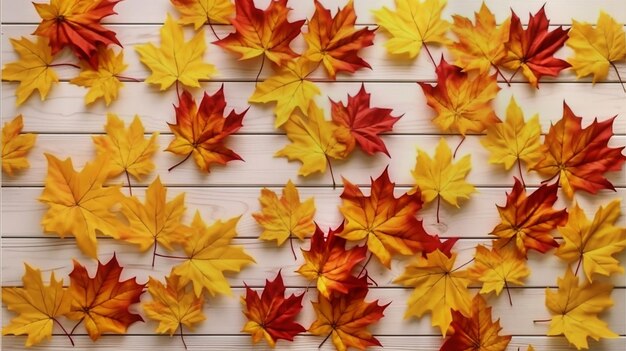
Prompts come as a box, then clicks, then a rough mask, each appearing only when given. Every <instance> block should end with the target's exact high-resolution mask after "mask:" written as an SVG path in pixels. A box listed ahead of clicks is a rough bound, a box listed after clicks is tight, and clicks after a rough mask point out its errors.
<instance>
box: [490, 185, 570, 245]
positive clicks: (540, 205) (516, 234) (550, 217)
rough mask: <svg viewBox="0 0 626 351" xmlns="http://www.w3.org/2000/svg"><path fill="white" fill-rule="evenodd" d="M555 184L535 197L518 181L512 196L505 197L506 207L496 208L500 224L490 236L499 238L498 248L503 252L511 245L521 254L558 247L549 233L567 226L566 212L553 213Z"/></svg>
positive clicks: (541, 187)
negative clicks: (503, 248) (558, 227)
mask: <svg viewBox="0 0 626 351" xmlns="http://www.w3.org/2000/svg"><path fill="white" fill-rule="evenodd" d="M557 190H558V186H557V185H556V184H552V185H546V184H543V185H541V186H540V187H539V189H537V190H535V191H534V192H533V193H532V194H530V195H526V189H525V188H524V186H523V185H522V183H521V182H520V181H519V180H518V179H517V178H515V184H514V185H513V189H512V190H511V193H509V194H507V195H506V205H505V206H496V207H498V212H499V213H500V218H501V222H500V224H498V225H497V226H496V227H495V228H493V231H492V232H491V234H492V235H495V236H497V237H499V238H500V239H499V240H497V241H496V244H495V247H498V248H502V247H504V246H506V245H507V244H508V243H510V242H512V243H513V244H514V245H515V247H517V249H518V250H519V252H520V253H521V254H524V255H526V254H527V251H528V250H531V249H532V250H537V251H539V252H541V253H545V252H546V251H548V250H550V249H551V248H553V247H557V246H559V244H558V243H557V242H556V241H555V240H554V238H553V237H552V235H551V234H550V232H552V230H553V229H555V228H556V227H557V226H562V225H565V223H567V211H566V210H565V209H562V210H556V209H554V207H553V206H554V203H555V202H556V200H557V196H556V192H557Z"/></svg>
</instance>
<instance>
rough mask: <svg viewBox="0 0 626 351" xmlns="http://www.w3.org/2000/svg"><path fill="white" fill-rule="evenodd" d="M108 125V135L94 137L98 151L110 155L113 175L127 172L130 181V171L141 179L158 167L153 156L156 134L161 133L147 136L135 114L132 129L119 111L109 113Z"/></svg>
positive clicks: (155, 148) (155, 146) (111, 174)
mask: <svg viewBox="0 0 626 351" xmlns="http://www.w3.org/2000/svg"><path fill="white" fill-rule="evenodd" d="M104 129H105V130H106V132H107V135H104V136H94V137H93V138H92V139H93V143H94V144H95V145H96V150H97V153H98V155H108V156H109V157H110V160H109V161H110V163H111V165H110V169H109V175H108V177H109V178H112V177H117V176H118V175H120V174H122V173H126V178H127V180H128V183H129V185H130V177H129V174H130V175H132V176H133V177H135V178H136V179H137V180H141V178H142V177H143V176H145V175H146V174H149V173H150V172H152V171H153V170H154V162H152V156H154V153H155V152H156V151H157V148H158V145H157V143H156V138H157V136H158V135H159V133H158V132H155V133H152V136H151V137H150V138H149V139H147V138H146V137H145V136H144V128H143V124H141V119H139V116H137V115H135V118H134V119H133V122H132V123H131V124H130V126H128V129H124V121H122V120H121V119H119V118H118V117H117V116H116V115H115V114H112V113H109V114H108V115H107V124H106V125H105V126H104ZM131 195H132V192H131Z"/></svg>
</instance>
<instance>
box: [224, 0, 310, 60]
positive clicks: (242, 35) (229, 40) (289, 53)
mask: <svg viewBox="0 0 626 351" xmlns="http://www.w3.org/2000/svg"><path fill="white" fill-rule="evenodd" d="M290 10H291V9H290V8H288V7H287V0H271V1H270V2H269V5H268V7H267V9H265V10H260V9H258V8H256V7H255V6H254V1H253V0H237V1H235V18H234V19H232V20H231V23H232V24H233V27H235V33H231V34H229V35H228V36H227V37H226V38H224V39H221V40H218V41H216V42H214V43H213V44H216V45H219V46H221V47H222V48H224V49H226V50H228V51H231V52H233V53H236V54H239V56H240V57H239V59H240V60H247V59H251V58H253V57H258V56H263V60H265V58H267V59H269V60H270V61H272V62H274V63H275V64H276V65H278V66H283V65H284V64H285V63H286V62H287V61H290V60H291V59H293V58H295V57H297V56H298V54H296V53H295V52H294V51H293V50H291V48H290V47H289V44H290V43H291V41H292V40H293V39H294V38H295V37H297V36H298V35H299V34H300V28H301V27H302V25H303V24H304V22H305V20H299V21H295V22H289V21H288V20H287V18H288V14H289V11H290ZM261 68H263V67H262V66H261Z"/></svg>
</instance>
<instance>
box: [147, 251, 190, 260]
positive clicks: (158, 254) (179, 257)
mask: <svg viewBox="0 0 626 351" xmlns="http://www.w3.org/2000/svg"><path fill="white" fill-rule="evenodd" d="M154 255H155V256H159V257H164V258H174V259H177V260H187V259H189V257H185V256H172V255H163V254H160V253H157V252H155V253H154Z"/></svg>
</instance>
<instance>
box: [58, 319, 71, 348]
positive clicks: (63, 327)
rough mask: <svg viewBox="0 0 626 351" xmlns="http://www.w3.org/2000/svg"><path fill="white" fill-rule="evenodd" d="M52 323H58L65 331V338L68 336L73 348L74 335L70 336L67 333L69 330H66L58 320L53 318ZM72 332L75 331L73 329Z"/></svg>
mask: <svg viewBox="0 0 626 351" xmlns="http://www.w3.org/2000/svg"><path fill="white" fill-rule="evenodd" d="M52 321H53V322H54V323H56V324H57V325H58V326H59V327H61V330H63V333H65V336H67V338H68V339H70V342H71V343H72V346H75V345H74V339H72V335H71V334H69V333H68V332H67V330H65V327H64V326H63V324H61V322H59V321H58V320H57V319H56V318H52ZM72 331H74V330H73V329H72Z"/></svg>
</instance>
